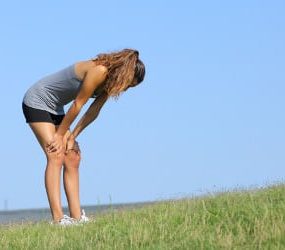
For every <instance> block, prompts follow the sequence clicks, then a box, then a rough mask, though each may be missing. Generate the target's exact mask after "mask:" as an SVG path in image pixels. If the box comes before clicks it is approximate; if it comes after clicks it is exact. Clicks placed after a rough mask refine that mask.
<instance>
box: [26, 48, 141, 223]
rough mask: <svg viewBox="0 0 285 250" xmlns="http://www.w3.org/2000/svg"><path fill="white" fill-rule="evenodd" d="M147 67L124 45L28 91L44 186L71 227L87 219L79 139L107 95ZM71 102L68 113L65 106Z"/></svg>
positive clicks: (56, 215)
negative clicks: (81, 198) (43, 160)
mask: <svg viewBox="0 0 285 250" xmlns="http://www.w3.org/2000/svg"><path fill="white" fill-rule="evenodd" d="M144 75H145V67H144V64H143V62H142V61H141V60H140V59H139V52H138V51H137V50H132V49H124V50H121V51H118V52H113V53H104V54H99V55H98V56H97V57H95V58H92V59H90V60H86V61H79V62H76V63H74V64H71V65H70V66H68V67H66V68H64V69H62V70H60V71H58V72H56V73H53V74H51V75H48V76H46V77H44V78H42V79H40V80H39V81H37V82H36V83H35V84H34V85H32V86H31V87H30V88H29V89H28V90H27V92H26V93H25V95H24V98H23V103H22V108H23V113H24V116H25V118H26V122H27V123H28V124H29V126H30V128H31V129H32V131H33V133H34V134H35V136H36V138H37V140H38V142H39V144H40V146H41V148H42V149H43V151H44V153H45V156H46V159H47V165H46V170H45V187H46V191H47V196H48V201H49V205H50V209H51V214H52V217H53V221H52V222H51V224H59V225H73V224H78V223H84V222H87V221H89V219H88V217H87V216H86V215H85V213H84V210H82V214H81V210H80V201H79V171H78V168H79V164H80V159H81V152H80V149H79V145H78V143H77V141H76V140H75V139H76V138H77V136H78V135H79V134H80V133H81V132H82V131H83V129H84V128H86V127H87V126H88V125H89V124H90V123H91V122H92V121H94V120H95V119H96V117H97V116H98V114H99V112H100V110H101V108H102V106H103V105H104V103H105V102H106V101H107V99H108V98H109V97H115V98H116V99H117V98H118V96H119V95H120V94H121V93H122V92H123V91H126V90H127V89H128V88H130V87H135V86H137V85H138V84H139V83H141V82H142V81H143V79H144ZM89 98H95V99H94V101H93V103H92V104H91V105H90V107H89V108H88V110H87V111H86V112H85V114H84V115H83V116H82V118H81V119H80V120H79V121H78V123H77V124H76V126H75V127H74V129H73V131H71V130H70V126H71V124H72V122H73V121H74V120H75V119H76V117H77V116H78V114H79V112H80V110H81V109H82V107H83V105H84V104H85V103H86V102H87V101H88V99H89ZM71 101H73V103H72V105H71V106H70V108H69V110H68V111H67V113H66V114H65V113H64V109H63V106H64V105H66V104H67V103H69V102H71ZM62 166H63V182H64V190H65V194H66V197H67V201H68V207H69V212H70V216H67V215H64V214H63V211H62V206H61V199H60V197H61V196H60V178H61V170H62Z"/></svg>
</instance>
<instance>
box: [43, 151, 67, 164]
mask: <svg viewBox="0 0 285 250" xmlns="http://www.w3.org/2000/svg"><path fill="white" fill-rule="evenodd" d="M45 153H46V157H47V161H48V162H49V163H54V164H57V165H62V164H63V163H64V158H65V155H64V152H60V153H58V152H52V153H48V152H45Z"/></svg>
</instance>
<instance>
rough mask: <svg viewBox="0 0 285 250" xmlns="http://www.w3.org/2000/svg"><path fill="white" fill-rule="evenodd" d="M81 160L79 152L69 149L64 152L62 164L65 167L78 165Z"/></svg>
mask: <svg viewBox="0 0 285 250" xmlns="http://www.w3.org/2000/svg"><path fill="white" fill-rule="evenodd" d="M80 160H81V153H80V152H77V151H74V150H69V151H67V152H66V153H65V154H64V165H65V167H69V166H71V167H79V163H80Z"/></svg>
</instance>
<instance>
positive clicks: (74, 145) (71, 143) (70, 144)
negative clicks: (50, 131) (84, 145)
mask: <svg viewBox="0 0 285 250" xmlns="http://www.w3.org/2000/svg"><path fill="white" fill-rule="evenodd" d="M70 150H73V151H75V152H76V153H78V154H79V153H80V148H79V145H78V142H77V141H75V138H74V136H73V135H72V134H71V135H70V136H69V137H68V139H67V142H66V148H65V154H67V153H68V151H70Z"/></svg>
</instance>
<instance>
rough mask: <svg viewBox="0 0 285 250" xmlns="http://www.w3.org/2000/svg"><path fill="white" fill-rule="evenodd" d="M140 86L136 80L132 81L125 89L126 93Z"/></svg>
mask: <svg viewBox="0 0 285 250" xmlns="http://www.w3.org/2000/svg"><path fill="white" fill-rule="evenodd" d="M137 85H138V80H137V79H136V78H134V80H133V81H132V83H131V84H130V85H129V86H128V87H127V88H126V89H125V91H127V89H128V88H130V87H131V88H133V87H135V86H137Z"/></svg>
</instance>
